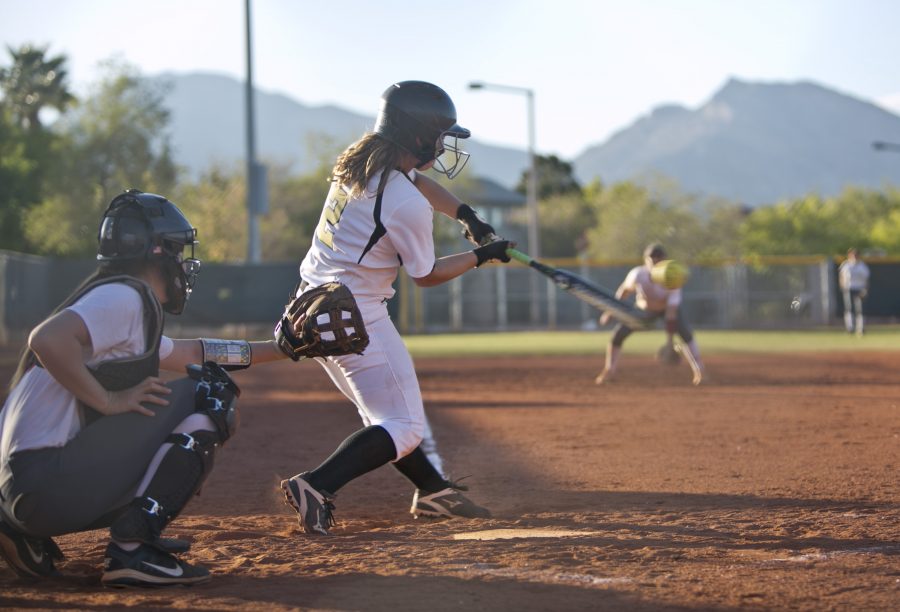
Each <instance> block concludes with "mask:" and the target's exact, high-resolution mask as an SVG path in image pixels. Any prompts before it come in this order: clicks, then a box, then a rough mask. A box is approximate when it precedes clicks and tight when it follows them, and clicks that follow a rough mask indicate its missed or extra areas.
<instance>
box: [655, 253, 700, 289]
mask: <svg viewBox="0 0 900 612" xmlns="http://www.w3.org/2000/svg"><path fill="white" fill-rule="evenodd" d="M688 276H690V272H688V269H687V268H686V267H684V266H683V265H681V264H680V263H678V262H677V261H675V260H674V259H664V260H662V261H660V262H659V263H657V264H656V265H654V266H653V269H652V270H651V271H650V279H651V280H652V281H653V282H654V283H656V284H657V285H662V286H663V287H665V288H666V289H680V288H681V287H683V286H684V284H685V283H686V282H687V279H688Z"/></svg>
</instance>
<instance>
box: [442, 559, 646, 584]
mask: <svg viewBox="0 0 900 612" xmlns="http://www.w3.org/2000/svg"><path fill="white" fill-rule="evenodd" d="M459 569H460V571H464V572H467V573H473V574H476V575H479V576H498V577H500V578H512V579H513V580H524V581H527V582H537V583H541V584H548V583H549V584H576V585H582V586H605V585H610V584H625V583H629V582H632V580H631V578H624V577H607V576H591V575H589V574H577V573H571V572H556V571H552V570H528V569H518V568H514V567H500V566H497V565H496V564H493V563H473V564H471V565H464V566H461V567H460V568H459Z"/></svg>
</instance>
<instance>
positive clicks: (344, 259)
mask: <svg viewBox="0 0 900 612" xmlns="http://www.w3.org/2000/svg"><path fill="white" fill-rule="evenodd" d="M468 136H469V130H467V129H465V128H463V127H461V126H459V125H458V124H457V122H456V109H455V107H454V105H453V102H452V101H451V100H450V97H449V96H448V95H447V94H446V92H444V91H443V90H442V89H441V88H439V87H437V86H435V85H432V84H431V83H425V82H422V81H404V82H401V83H395V84H394V85H391V86H390V87H389V88H388V89H387V90H386V91H385V92H384V94H383V95H382V99H381V110H380V112H379V115H378V118H377V120H376V124H375V129H374V132H373V133H369V134H366V135H364V136H362V137H361V138H360V139H359V140H358V141H356V142H355V143H353V144H351V145H350V146H349V147H348V148H347V149H346V150H345V151H344V152H343V153H342V154H341V155H340V156H339V157H338V159H337V162H336V164H335V166H334V169H333V171H332V184H331V190H330V192H329V194H328V196H327V198H326V200H325V204H324V206H323V210H322V216H321V219H320V222H319V226H318V228H317V229H316V231H315V234H314V236H313V239H312V246H311V248H310V249H309V251H308V252H307V254H306V257H305V258H304V259H303V262H302V263H301V265H300V277H301V281H300V284H299V286H298V288H297V290H296V295H298V296H300V297H301V298H303V296H305V295H306V294H307V293H308V292H310V291H316V289H314V288H315V287H316V286H319V285H323V284H325V283H328V282H331V281H340V282H343V283H345V284H346V285H347V286H348V287H350V288H351V289H352V290H353V293H354V295H355V296H356V299H357V300H358V303H359V308H360V311H361V313H362V320H363V321H364V322H365V327H366V330H367V333H368V335H369V341H370V343H369V346H368V348H367V349H366V350H365V351H364V352H363V353H362V354H361V355H360V354H348V355H346V356H333V355H327V356H325V357H324V358H323V359H319V360H318V361H319V362H320V363H321V364H322V366H323V367H324V368H325V371H326V372H327V373H328V375H329V376H330V377H331V379H332V381H333V382H334V384H335V386H336V387H337V388H338V389H339V390H340V391H341V392H342V393H343V394H344V395H345V396H346V397H347V398H348V399H349V400H350V401H351V402H353V404H354V405H355V406H356V408H357V411H358V412H359V415H360V417H361V418H362V422H363V427H362V428H361V429H359V430H358V431H356V432H354V433H353V434H351V435H350V436H348V437H347V438H346V439H345V440H344V441H343V442H342V443H341V444H340V446H338V448H337V449H336V450H335V451H334V453H332V455H331V456H330V457H328V458H327V459H326V460H325V461H324V462H323V463H322V464H320V465H319V466H318V467H316V468H315V469H312V470H310V471H304V472H301V473H299V474H297V475H295V476H293V477H291V478H288V479H286V480H283V481H282V482H281V489H282V491H283V493H284V496H285V501H286V502H287V503H288V504H289V505H290V506H291V507H293V508H294V510H296V511H297V512H298V513H299V523H300V528H301V529H302V530H303V531H305V532H306V533H310V534H320V535H325V534H327V533H328V530H329V529H330V528H331V527H332V526H333V525H334V518H333V514H332V511H333V509H334V503H333V500H334V497H335V494H336V493H337V492H338V490H340V489H341V487H343V486H344V485H346V484H347V483H348V482H350V481H351V480H353V479H355V478H358V477H359V476H362V475H363V474H365V473H367V472H370V471H371V470H374V469H376V468H378V467H381V466H383V465H385V464H388V463H391V464H392V465H393V466H394V467H395V468H396V469H397V470H399V471H400V473H402V474H403V475H404V476H406V477H407V478H408V479H409V480H410V481H411V482H412V483H413V484H414V485H415V487H416V491H415V493H414V496H413V503H412V513H413V514H414V515H415V516H432V517H466V518H477V517H487V516H489V515H490V513H489V512H488V510H487V509H486V508H484V507H481V506H479V505H477V504H475V503H474V502H473V501H472V500H470V499H469V498H467V497H466V496H464V495H463V494H462V493H461V491H462V490H463V487H461V486H460V485H459V484H458V483H454V482H451V481H449V480H447V479H446V478H445V477H444V476H443V474H441V472H440V471H439V470H438V469H436V467H435V466H434V465H433V463H432V462H431V461H430V460H429V458H428V456H427V454H426V452H425V450H424V449H423V448H422V441H423V437H424V436H425V432H426V426H427V421H426V418H425V411H424V406H423V403H422V395H421V392H420V390H419V383H418V380H417V378H416V372H415V369H414V367H413V362H412V358H411V357H410V355H409V352H408V351H407V349H406V346H405V345H404V343H403V339H402V338H401V337H400V334H399V333H398V332H397V329H396V328H395V327H394V324H393V323H392V322H391V320H390V318H389V316H388V310H387V306H386V302H387V300H388V299H389V298H390V297H391V296H393V294H394V289H393V287H392V284H393V282H394V279H395V278H396V277H397V273H398V271H399V269H400V267H401V266H403V267H404V268H406V272H407V274H409V276H410V277H412V279H413V280H414V282H415V283H416V284H417V285H419V286H421V287H430V286H433V285H438V284H440V283H445V282H447V281H449V280H451V279H453V278H456V277H457V276H460V275H461V274H464V273H465V272H467V271H469V270H472V269H474V268H476V267H478V266H481V265H482V264H484V263H485V262H488V261H491V260H498V261H503V262H508V261H509V256H508V255H507V254H506V249H507V248H508V247H509V246H510V243H509V242H508V241H506V240H497V241H495V242H492V243H490V244H487V245H485V246H477V247H476V248H475V249H474V250H471V251H465V252H462V253H457V254H455V255H450V256H447V257H442V258H440V259H436V258H435V255H434V239H433V235H432V232H433V227H432V224H433V216H434V211H438V212H441V213H443V214H445V215H447V216H449V217H451V218H455V219H457V220H459V221H460V223H462V225H463V227H464V228H465V230H466V233H467V236H468V237H469V239H470V240H471V241H472V242H473V243H474V244H476V245H477V244H480V243H481V241H482V240H484V239H485V238H486V237H488V236H489V235H492V234H493V233H494V230H493V228H492V227H491V226H490V225H489V224H487V223H486V222H484V220H482V219H481V218H480V217H479V216H478V215H477V214H476V213H475V211H474V210H472V208H470V207H469V206H467V205H465V204H462V203H461V202H460V201H459V200H457V199H456V198H455V197H453V196H452V195H451V194H450V193H449V192H448V191H447V190H445V189H444V188H443V187H441V186H440V185H439V184H438V183H437V182H435V181H433V180H431V179H429V178H427V177H426V176H424V175H423V174H420V172H419V171H424V170H427V169H429V168H432V167H433V168H434V169H435V170H437V171H439V172H442V173H444V174H446V175H447V176H448V177H450V178H452V177H454V176H455V175H456V174H458V173H459V171H460V170H462V167H463V165H465V162H466V159H467V157H468V154H467V153H465V152H463V151H461V150H460V149H459V147H458V141H459V139H463V138H468ZM283 327H284V326H283V325H282V326H281V328H283ZM352 327H353V328H354V330H356V329H358V323H353V324H352Z"/></svg>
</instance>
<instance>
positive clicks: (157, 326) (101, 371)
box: [30, 275, 164, 425]
mask: <svg viewBox="0 0 900 612" xmlns="http://www.w3.org/2000/svg"><path fill="white" fill-rule="evenodd" d="M109 283H122V284H124V285H128V286H129V287H132V288H134V289H135V290H136V291H137V292H138V294H140V296H141V300H142V301H143V303H144V309H143V310H144V333H145V334H146V346H147V350H146V351H145V352H144V353H143V354H142V355H135V356H133V357H120V358H118V359H110V360H109V361H104V362H102V363H99V364H97V365H96V366H94V367H89V368H88V370H89V371H90V373H91V374H93V375H94V378H96V379H97V381H98V382H99V383H100V384H101V385H103V388H104V389H106V390H107V391H121V390H123V389H128V388H130V387H133V386H135V385H136V384H138V383H139V382H141V381H142V380H144V379H145V378H147V377H148V376H159V343H160V341H161V340H162V329H163V323H164V315H163V310H162V306H160V303H159V300H157V299H156V294H154V293H153V289H151V288H150V286H149V285H148V284H147V283H145V282H143V281H141V280H138V279H136V278H134V277H132V276H126V275H121V276H110V277H107V278H102V279H99V280H97V281H95V282H93V283H90V284H89V285H87V286H86V287H84V289H83V290H81V291H79V292H78V293H77V294H75V295H73V296H72V297H71V298H69V299H68V300H66V301H65V302H64V303H63V304H62V306H60V310H63V309H64V308H68V307H69V306H71V305H72V304H74V303H75V302H77V301H78V300H80V299H81V298H82V297H83V296H84V295H86V294H87V293H88V292H89V291H91V290H93V289H95V288H96V287H99V286H101V285H106V284H109ZM30 359H32V360H33V363H34V364H35V365H36V366H38V367H41V364H40V362H39V361H38V360H37V358H36V357H35V356H34V354H33V353H32V354H31V355H30ZM79 404H80V405H81V407H82V409H83V414H84V420H85V425H87V424H89V423H92V422H93V421H95V420H97V419H98V418H100V417H101V416H103V415H102V414H100V413H99V412H97V411H96V410H94V409H93V408H91V407H90V406H86V405H84V404H82V403H81V402H79Z"/></svg>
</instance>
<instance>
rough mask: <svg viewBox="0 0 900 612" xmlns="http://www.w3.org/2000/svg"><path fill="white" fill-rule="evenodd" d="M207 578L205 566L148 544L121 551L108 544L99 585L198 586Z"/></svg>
mask: <svg viewBox="0 0 900 612" xmlns="http://www.w3.org/2000/svg"><path fill="white" fill-rule="evenodd" d="M209 578H210V576H209V570H207V569H206V568H205V567H201V566H199V565H190V564H189V563H186V562H185V561H182V560H181V559H178V558H176V557H174V556H173V555H172V554H170V553H167V552H165V551H163V550H160V549H158V548H155V547H153V546H151V545H150V544H141V545H140V546H138V547H137V548H136V549H134V550H124V549H122V548H121V547H119V545H118V544H116V543H115V542H110V543H109V544H108V545H107V547H106V555H105V557H104V559H103V576H102V577H101V578H100V582H101V583H102V584H103V586H107V587H111V588H128V587H161V586H176V585H191V584H199V583H201V582H206V581H207V580H209Z"/></svg>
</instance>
